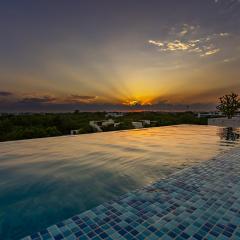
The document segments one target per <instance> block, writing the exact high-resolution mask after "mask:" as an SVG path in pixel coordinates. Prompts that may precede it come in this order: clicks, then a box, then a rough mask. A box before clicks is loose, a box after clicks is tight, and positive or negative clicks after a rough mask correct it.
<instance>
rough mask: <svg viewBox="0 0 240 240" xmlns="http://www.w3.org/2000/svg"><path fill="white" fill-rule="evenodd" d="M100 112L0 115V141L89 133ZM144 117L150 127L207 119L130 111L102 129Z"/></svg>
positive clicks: (126, 126)
mask: <svg viewBox="0 0 240 240" xmlns="http://www.w3.org/2000/svg"><path fill="white" fill-rule="evenodd" d="M105 115H106V113H104V112H94V113H90V112H79V111H75V112H74V113H45V114H21V115H14V114H2V115H1V116H0V141H10V140H20V139H31V138H41V137H51V136H61V135H67V134H70V131H71V130H73V129H79V130H80V133H91V132H94V130H93V129H92V128H91V127H90V126H89V121H91V120H95V121H97V120H104V119H107V118H106V117H105ZM141 119H148V120H151V121H155V122H154V123H153V124H151V126H150V127H157V126H167V125H174V124H207V119H204V118H201V119H198V118H196V117H195V115H194V114H193V113H192V112H184V113H161V112H130V113H126V114H125V115H124V116H123V117H119V118H116V119H115V121H116V122H121V124H120V125H119V126H117V127H116V128H114V127H113V126H108V127H106V128H104V129H103V130H104V131H113V130H125V129H131V128H133V127H132V124H131V122H132V121H138V120H141Z"/></svg>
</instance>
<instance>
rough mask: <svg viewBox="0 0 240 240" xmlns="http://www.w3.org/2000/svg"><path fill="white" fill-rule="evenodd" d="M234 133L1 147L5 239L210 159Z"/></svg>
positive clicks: (138, 133) (176, 131)
mask: <svg viewBox="0 0 240 240" xmlns="http://www.w3.org/2000/svg"><path fill="white" fill-rule="evenodd" d="M228 132H229V130H228V131H226V130H222V129H220V130H219V128H218V127H214V126H191V125H181V126H171V127H159V128H149V129H141V130H130V131H119V132H107V133H97V134H85V135H78V136H63V137H54V138H45V139H34V140H27V141H17V142H7V143H0V239H4V240H8V239H11V240H12V239H19V238H21V237H23V236H25V235H28V234H31V233H34V232H37V231H39V230H41V229H43V228H45V227H48V226H49V225H52V224H55V223H56V222H59V221H61V220H63V219H66V218H68V217H71V216H73V215H74V214H78V213H80V212H82V211H85V210H87V209H90V208H92V207H95V206H97V205H99V204H101V203H103V202H105V201H109V200H111V199H113V198H116V197H118V196H119V195H121V194H124V193H126V192H128V191H131V190H134V189H136V188H140V187H143V186H144V185H147V184H150V183H151V182H154V181H157V180H158V179H160V178H162V177H166V176H168V175H169V174H171V173H173V172H176V171H178V170H179V169H183V168H185V167H188V166H191V165H193V164H196V163H199V162H201V161H205V160H208V159H210V158H212V157H214V156H215V155H216V154H218V153H219V152H221V151H224V150H226V149H229V148H230V147H233V146H235V145H236V144H238V143H239V141H237V138H239V137H238V136H237V135H236V134H235V135H234V139H236V140H235V141H232V139H233V133H228ZM230 132H231V131H230ZM233 132H234V133H239V132H238V130H234V131H233ZM226 133H227V134H226ZM219 136H220V137H219ZM226 136H227V137H226Z"/></svg>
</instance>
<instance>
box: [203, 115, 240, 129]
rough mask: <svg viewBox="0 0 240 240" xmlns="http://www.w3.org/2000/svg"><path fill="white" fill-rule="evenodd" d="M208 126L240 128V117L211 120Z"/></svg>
mask: <svg viewBox="0 0 240 240" xmlns="http://www.w3.org/2000/svg"><path fill="white" fill-rule="evenodd" d="M208 125H214V126H221V127H236V128H238V127H240V117H233V118H231V119H228V118H209V119H208Z"/></svg>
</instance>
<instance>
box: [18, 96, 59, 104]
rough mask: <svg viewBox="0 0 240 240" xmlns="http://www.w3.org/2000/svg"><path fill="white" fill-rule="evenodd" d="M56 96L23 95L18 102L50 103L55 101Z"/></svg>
mask: <svg viewBox="0 0 240 240" xmlns="http://www.w3.org/2000/svg"><path fill="white" fill-rule="evenodd" d="M55 101H56V98H55V97H51V96H43V97H25V98H22V99H21V100H20V101H19V102H20V103H38V104H39V103H40V104H41V103H52V102H55Z"/></svg>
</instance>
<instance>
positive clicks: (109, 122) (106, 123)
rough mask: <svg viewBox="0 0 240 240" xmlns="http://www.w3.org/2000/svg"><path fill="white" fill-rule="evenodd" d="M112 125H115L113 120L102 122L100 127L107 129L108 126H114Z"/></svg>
mask: <svg viewBox="0 0 240 240" xmlns="http://www.w3.org/2000/svg"><path fill="white" fill-rule="evenodd" d="M114 123H115V122H114V120H112V119H108V120H106V121H102V126H104V127H107V126H109V125H114Z"/></svg>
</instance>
